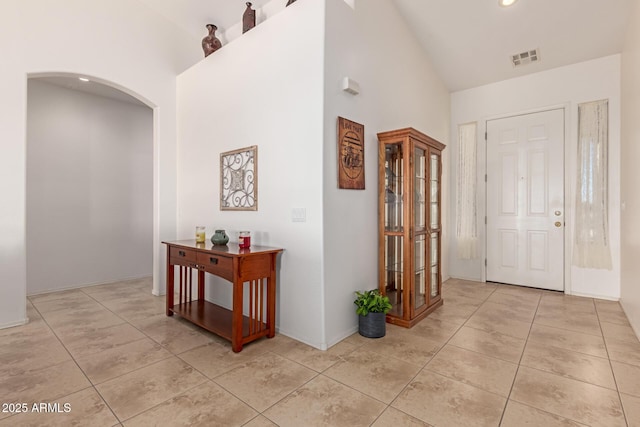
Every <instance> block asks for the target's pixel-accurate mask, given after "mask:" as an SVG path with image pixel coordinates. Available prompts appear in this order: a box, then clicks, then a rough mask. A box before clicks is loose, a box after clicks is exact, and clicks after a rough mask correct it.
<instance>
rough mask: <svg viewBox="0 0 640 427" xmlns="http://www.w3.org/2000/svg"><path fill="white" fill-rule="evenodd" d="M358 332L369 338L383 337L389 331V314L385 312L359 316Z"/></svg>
mask: <svg viewBox="0 0 640 427" xmlns="http://www.w3.org/2000/svg"><path fill="white" fill-rule="evenodd" d="M358 332H360V335H362V336H363V337H367V338H382V337H383V336H385V334H386V333H387V315H386V314H384V313H369V314H367V315H366V316H358Z"/></svg>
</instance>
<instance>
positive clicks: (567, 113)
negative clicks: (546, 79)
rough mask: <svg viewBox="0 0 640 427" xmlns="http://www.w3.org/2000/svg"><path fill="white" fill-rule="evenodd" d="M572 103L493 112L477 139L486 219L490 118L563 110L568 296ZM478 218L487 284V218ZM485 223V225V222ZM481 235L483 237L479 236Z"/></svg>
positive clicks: (566, 290)
mask: <svg viewBox="0 0 640 427" xmlns="http://www.w3.org/2000/svg"><path fill="white" fill-rule="evenodd" d="M571 107H572V104H571V103H570V102H567V103H564V104H555V105H549V106H546V107H542V108H534V109H529V110H520V111H514V112H511V113H506V114H499V115H492V116H485V117H482V118H481V119H480V123H482V125H481V126H478V136H477V140H478V150H477V153H478V159H477V162H478V177H477V182H478V183H479V185H478V187H477V188H478V196H477V201H478V204H479V206H478V212H484V217H485V218H487V217H488V214H489V213H488V203H487V196H488V191H487V182H486V180H485V177H486V176H487V169H488V168H487V161H488V156H487V148H488V147H487V138H486V135H487V124H488V122H489V121H493V120H500V119H508V118H510V117H516V116H523V115H527V114H535V113H543V112H546V111H551V110H563V112H564V162H563V166H564V222H565V226H564V229H563V235H564V293H565V294H567V295H570V294H571V256H572V250H573V248H572V246H571V236H572V233H571V232H570V231H571V230H572V229H573V203H571V202H572V201H571V200H570V198H571V194H572V193H571V189H572V187H573V178H574V177H573V173H572V171H573V168H572V167H571V164H570V161H571V158H572V157H571V152H572V151H571V150H572V149H573V146H574V145H575V144H573V143H571V139H570V137H571V126H570V125H571V123H572V121H571V113H572V108H571ZM478 221H479V222H480V225H481V226H480V229H481V230H482V233H483V236H482V240H483V241H484V244H483V245H481V248H480V251H481V255H480V257H481V259H482V260H484V261H483V262H482V263H481V268H482V275H481V280H482V282H484V283H486V282H487V265H486V259H487V255H488V254H487V252H488V251H487V244H488V238H487V237H488V230H487V222H486V220H483V218H478ZM483 222H484V224H483ZM478 237H480V236H478Z"/></svg>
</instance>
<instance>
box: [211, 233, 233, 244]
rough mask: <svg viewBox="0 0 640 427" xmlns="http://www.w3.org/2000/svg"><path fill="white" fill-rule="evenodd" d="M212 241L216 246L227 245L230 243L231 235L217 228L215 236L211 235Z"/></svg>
mask: <svg viewBox="0 0 640 427" xmlns="http://www.w3.org/2000/svg"><path fill="white" fill-rule="evenodd" d="M211 243H213V244H214V245H216V246H223V245H226V244H227V243H229V236H227V233H225V232H224V230H216V232H215V233H213V236H211Z"/></svg>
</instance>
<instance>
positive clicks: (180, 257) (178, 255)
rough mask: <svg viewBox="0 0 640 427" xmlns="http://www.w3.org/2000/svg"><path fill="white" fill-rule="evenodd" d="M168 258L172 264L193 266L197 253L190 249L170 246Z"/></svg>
mask: <svg viewBox="0 0 640 427" xmlns="http://www.w3.org/2000/svg"><path fill="white" fill-rule="evenodd" d="M169 257H170V258H171V262H172V263H173V264H183V265H188V264H195V263H196V261H197V259H198V252H196V251H194V250H191V249H184V248H180V247H175V246H170V247H169Z"/></svg>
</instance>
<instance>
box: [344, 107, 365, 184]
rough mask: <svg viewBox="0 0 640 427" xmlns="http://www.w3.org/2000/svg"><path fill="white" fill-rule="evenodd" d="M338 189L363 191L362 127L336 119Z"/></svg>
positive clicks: (349, 121)
mask: <svg viewBox="0 0 640 427" xmlns="http://www.w3.org/2000/svg"><path fill="white" fill-rule="evenodd" d="M338 188H345V189H350V190H364V126H363V125H361V124H359V123H356V122H352V121H351V120H347V119H345V118H343V117H338Z"/></svg>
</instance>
